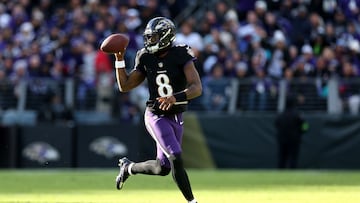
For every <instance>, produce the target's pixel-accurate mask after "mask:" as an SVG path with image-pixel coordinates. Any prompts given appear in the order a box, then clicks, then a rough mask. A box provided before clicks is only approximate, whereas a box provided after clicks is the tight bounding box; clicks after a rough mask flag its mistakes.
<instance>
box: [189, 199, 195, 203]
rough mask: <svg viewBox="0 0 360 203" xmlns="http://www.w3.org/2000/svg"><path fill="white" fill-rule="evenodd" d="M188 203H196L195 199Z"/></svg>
mask: <svg viewBox="0 0 360 203" xmlns="http://www.w3.org/2000/svg"><path fill="white" fill-rule="evenodd" d="M189 203H197V201H196V199H193V200H191V201H189Z"/></svg>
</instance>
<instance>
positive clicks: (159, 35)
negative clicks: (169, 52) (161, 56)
mask: <svg viewBox="0 0 360 203" xmlns="http://www.w3.org/2000/svg"><path fill="white" fill-rule="evenodd" d="M175 34H176V31H175V25H174V23H173V22H172V21H171V20H169V19H167V18H164V17H156V18H153V19H151V20H150V21H149V22H148V24H147V25H146V28H145V31H144V34H143V37H144V46H145V49H146V50H147V51H148V52H149V53H156V52H158V51H160V50H163V49H165V48H167V47H169V46H171V44H172V42H173V41H174V40H175Z"/></svg>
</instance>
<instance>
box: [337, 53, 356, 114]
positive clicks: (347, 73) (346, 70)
mask: <svg viewBox="0 0 360 203" xmlns="http://www.w3.org/2000/svg"><path fill="white" fill-rule="evenodd" d="M341 66H342V74H341V76H342V78H341V82H340V85H339V93H340V97H341V99H342V103H343V109H344V110H345V111H348V112H349V113H350V114H351V115H357V114H358V113H359V108H360V87H359V86H358V85H357V86H355V85H353V84H352V83H351V81H352V79H354V78H356V75H357V74H356V69H355V68H354V66H353V64H352V63H351V62H350V61H349V60H346V59H344V60H343V61H342V63H341Z"/></svg>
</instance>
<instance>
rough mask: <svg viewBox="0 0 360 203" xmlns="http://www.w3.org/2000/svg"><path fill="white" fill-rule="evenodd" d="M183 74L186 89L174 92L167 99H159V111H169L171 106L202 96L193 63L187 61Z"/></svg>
mask: <svg viewBox="0 0 360 203" xmlns="http://www.w3.org/2000/svg"><path fill="white" fill-rule="evenodd" d="M184 73H185V77H186V81H187V84H188V85H187V88H186V89H184V90H183V91H180V92H175V93H174V94H173V95H171V96H168V97H160V98H158V99H157V100H158V101H159V102H160V106H159V108H160V109H161V110H169V109H170V108H171V106H172V105H174V104H175V103H177V102H179V103H181V102H186V101H187V100H190V99H194V98H196V97H198V96H200V95H201V94H202V85H201V80H200V76H199V73H198V72H197V70H196V68H195V65H194V62H193V61H189V62H188V63H186V64H185V67H184Z"/></svg>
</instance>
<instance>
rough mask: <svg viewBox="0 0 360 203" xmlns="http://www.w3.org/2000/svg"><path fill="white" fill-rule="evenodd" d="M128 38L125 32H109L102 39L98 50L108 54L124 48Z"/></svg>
mask: <svg viewBox="0 0 360 203" xmlns="http://www.w3.org/2000/svg"><path fill="white" fill-rule="evenodd" d="M128 44H129V38H128V37H127V36H126V35H125V34H121V33H117V34H111V35H109V36H108V37H106V38H105V39H104V41H103V42H102V43H101V45H100V50H101V51H103V52H106V53H109V54H112V53H117V52H120V51H123V50H124V49H126V47H127V46H128Z"/></svg>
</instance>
